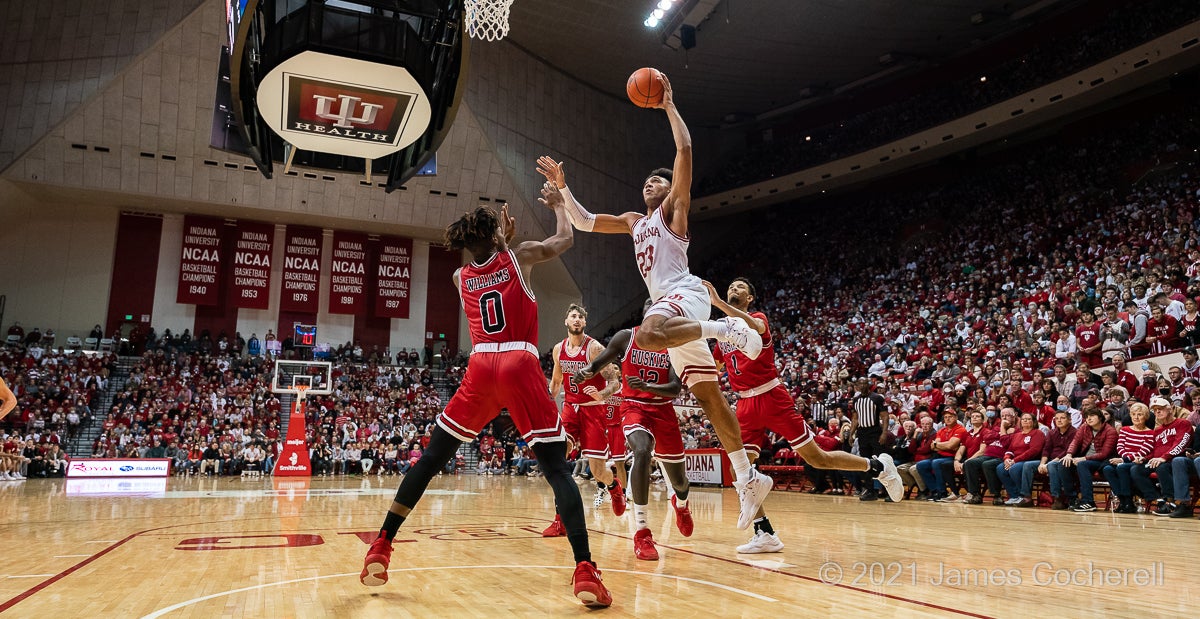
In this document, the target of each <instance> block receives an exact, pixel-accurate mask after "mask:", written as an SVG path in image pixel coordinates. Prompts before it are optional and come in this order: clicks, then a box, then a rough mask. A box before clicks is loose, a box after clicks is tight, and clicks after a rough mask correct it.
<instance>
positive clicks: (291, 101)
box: [286, 75, 412, 145]
mask: <svg viewBox="0 0 1200 619" xmlns="http://www.w3.org/2000/svg"><path fill="white" fill-rule="evenodd" d="M286 77H287V84H288V107H287V128H288V130H289V131H297V132H302V133H309V134H313V135H322V136H330V137H336V138H341V139H343V140H354V141H360V142H373V143H381V144H389V145H395V144H396V142H397V139H398V138H399V136H400V121H401V120H403V119H404V113H405V112H406V111H407V110H408V106H409V102H410V101H411V100H412V96H411V95H407V94H405V93H400V92H387V91H384V90H376V89H369V88H361V87H355V86H346V85H339V84H334V83H331V82H326V81H318V80H314V79H311V78H307V77H302V76H299V75H287V76H286Z"/></svg>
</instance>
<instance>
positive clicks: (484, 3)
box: [464, 0, 513, 41]
mask: <svg viewBox="0 0 1200 619" xmlns="http://www.w3.org/2000/svg"><path fill="white" fill-rule="evenodd" d="M512 3H513V0H466V5H465V7H464V9H465V13H466V20H465V23H466V26H467V34H468V35H470V36H471V37H472V38H476V39H479V40H481V41H499V40H500V39H503V38H504V37H505V36H507V35H508V10H509V8H511V7H512Z"/></svg>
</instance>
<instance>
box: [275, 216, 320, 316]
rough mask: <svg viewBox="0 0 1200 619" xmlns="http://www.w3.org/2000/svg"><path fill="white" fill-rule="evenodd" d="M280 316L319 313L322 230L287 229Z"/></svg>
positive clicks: (298, 227)
mask: <svg viewBox="0 0 1200 619" xmlns="http://www.w3.org/2000/svg"><path fill="white" fill-rule="evenodd" d="M282 292H283V294H281V295H279V310H280V311H281V312H310V313H316V312H317V310H318V309H319V308H320V306H321V304H320V300H319V299H318V297H319V296H320V294H321V229H320V228H307V227H304V226H288V227H287V234H286V235H284V244H283V288H282Z"/></svg>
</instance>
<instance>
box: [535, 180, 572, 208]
mask: <svg viewBox="0 0 1200 619" xmlns="http://www.w3.org/2000/svg"><path fill="white" fill-rule="evenodd" d="M538 202H541V203H542V205H543V206H545V207H546V208H550V209H556V208H558V207H560V206H563V205H564V204H565V203H564V202H563V198H562V194H561V193H558V190H557V189H555V188H554V183H552V182H550V181H546V182H545V183H542V197H540V198H538Z"/></svg>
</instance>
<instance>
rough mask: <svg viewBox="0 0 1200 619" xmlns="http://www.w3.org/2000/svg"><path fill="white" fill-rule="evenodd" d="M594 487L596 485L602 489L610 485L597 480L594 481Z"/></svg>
mask: <svg viewBox="0 0 1200 619" xmlns="http://www.w3.org/2000/svg"><path fill="white" fill-rule="evenodd" d="M596 487H597V488H599V489H601V490H604V489H605V488H609V487H610V486H605V485H604V482H602V481H598V482H596Z"/></svg>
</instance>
